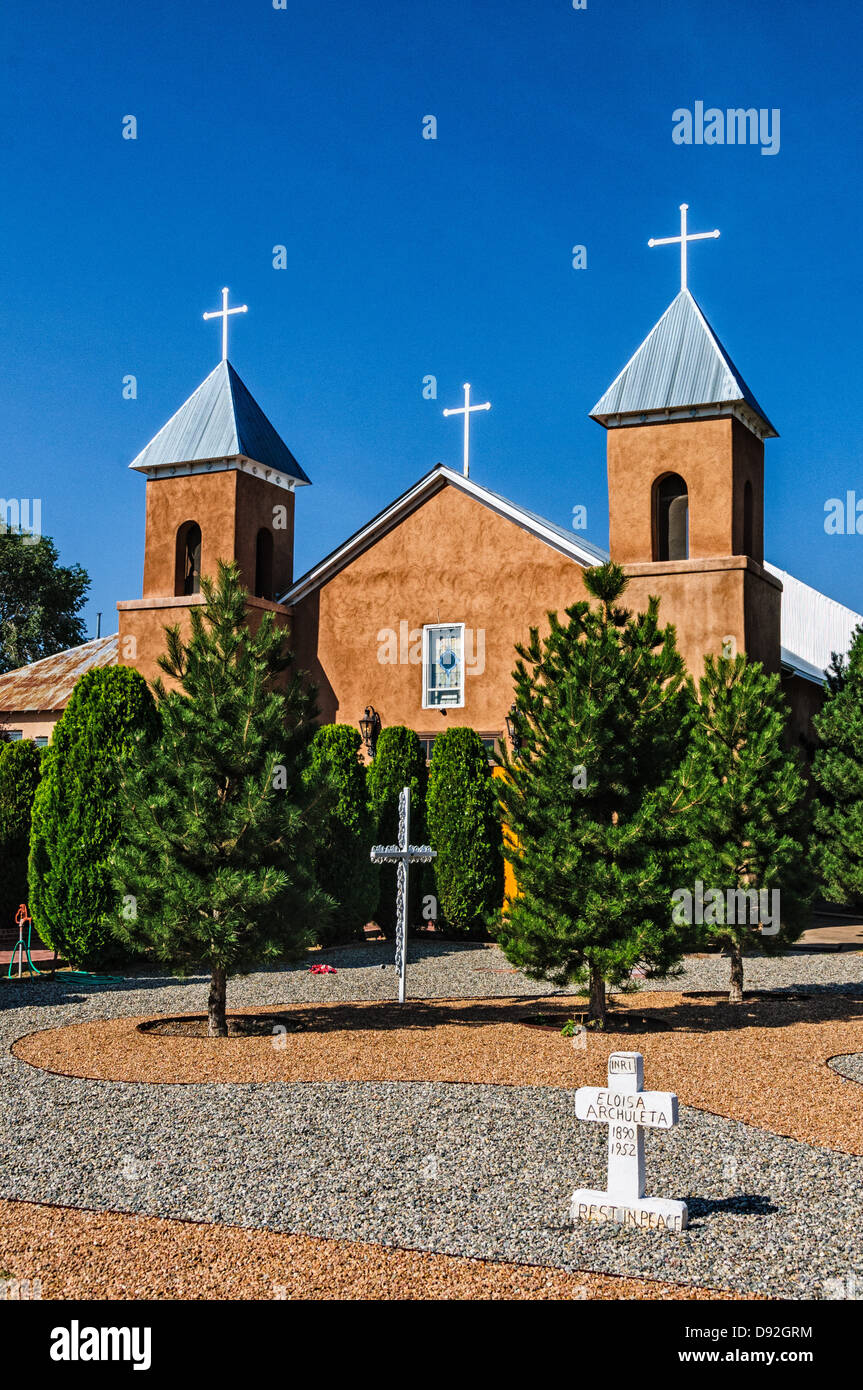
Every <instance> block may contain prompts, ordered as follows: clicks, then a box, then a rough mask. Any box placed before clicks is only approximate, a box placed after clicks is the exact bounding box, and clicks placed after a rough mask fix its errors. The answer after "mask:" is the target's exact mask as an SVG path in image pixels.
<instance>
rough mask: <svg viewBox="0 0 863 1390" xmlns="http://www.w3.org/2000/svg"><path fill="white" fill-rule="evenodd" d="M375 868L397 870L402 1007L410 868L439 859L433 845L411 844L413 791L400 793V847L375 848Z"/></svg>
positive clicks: (376, 846) (373, 859)
mask: <svg viewBox="0 0 863 1390" xmlns="http://www.w3.org/2000/svg"><path fill="white" fill-rule="evenodd" d="M371 857H372V863H373V864H395V866H396V970H397V971H398V976H399V1003H400V1004H403V1003H404V1002H405V986H406V980H407V945H408V908H409V897H408V875H409V872H410V866H411V864H430V863H431V861H432V860H433V859H434V858H435V857H436V851H435V850H433V849H432V847H431V845H412V844H411V789H410V787H403V788H402V790H401V791H400V792H399V842H398V844H397V845H373V846H372V855H371Z"/></svg>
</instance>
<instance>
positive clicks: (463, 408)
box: [444, 381, 491, 478]
mask: <svg viewBox="0 0 863 1390" xmlns="http://www.w3.org/2000/svg"><path fill="white" fill-rule="evenodd" d="M463 389H464V405H454V406H452V408H451V409H449V410H445V411H444V415H463V416H464V476H465V477H466V478H467V477H469V476H470V417H471V415H472V414H473V413H474V411H475V410H491V401H485V402H484V403H483V404H482V405H471V403H470V382H469V381H466V382H465V384H464V388H463Z"/></svg>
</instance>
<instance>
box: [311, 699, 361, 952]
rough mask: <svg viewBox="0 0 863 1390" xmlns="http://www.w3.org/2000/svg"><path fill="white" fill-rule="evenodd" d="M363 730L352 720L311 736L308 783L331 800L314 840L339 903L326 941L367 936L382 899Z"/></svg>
mask: <svg viewBox="0 0 863 1390" xmlns="http://www.w3.org/2000/svg"><path fill="white" fill-rule="evenodd" d="M359 750H360V736H359V732H358V731H357V730H356V729H355V728H353V726H352V725H350V724H325V725H324V726H323V727H322V728H320V729H318V731H317V733H316V734H315V736H314V738H313V740H312V746H311V755H310V760H309V767H308V770H307V773H306V784H307V785H308V786H309V787H310V788H311V789H312V790H314V791H318V792H319V793H320V794H321V796H322V801H323V802H325V803H326V804H327V805H328V808H329V809H328V811H327V813H326V817H325V819H324V822H323V825H322V826H321V831H320V833H319V835H318V838H317V842H316V844H315V865H316V877H317V880H318V882H319V884H320V886H321V887H322V888H323V889H324V891H325V892H326V893H328V894H329V896H330V897H331V898H332V899H333V901H334V902H335V904H336V908H335V911H334V913H333V917H332V921H331V923H330V924H329V926H328V927H327V928H326V929H325V930H324V931H323V934H321V933H319V938H318V939H319V940H320V941H322V942H323V943H324V944H329V943H330V942H331V941H344V940H345V939H346V938H350V937H362V936H363V928H364V927H365V925H366V923H367V922H370V921H371V920H372V917H373V916H374V913H375V909H376V907H377V904H378V873H377V868H376V866H375V865H374V864H373V863H372V862H371V858H370V851H371V847H372V842H373V840H374V833H375V826H374V818H373V816H372V809H371V806H370V805H369V794H368V787H367V785H366V772H365V767H364V766H363V764H362V763H361V762H360V757H359Z"/></svg>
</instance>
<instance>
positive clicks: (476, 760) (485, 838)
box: [426, 728, 503, 934]
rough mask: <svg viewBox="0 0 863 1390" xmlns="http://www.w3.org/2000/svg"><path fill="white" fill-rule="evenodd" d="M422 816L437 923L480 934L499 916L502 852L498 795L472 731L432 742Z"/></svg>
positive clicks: (482, 748) (452, 732) (453, 731)
mask: <svg viewBox="0 0 863 1390" xmlns="http://www.w3.org/2000/svg"><path fill="white" fill-rule="evenodd" d="M426 813H427V819H428V833H429V842H430V844H431V846H432V848H433V849H434V850H436V851H437V858H436V859H435V860H434V863H433V865H432V868H433V872H434V884H435V896H436V898H437V903H438V912H439V920H442V921H443V923H444V924H445V925H446V926H448V927H450V928H453V929H454V930H455V931H458V932H472V933H474V934H476V933H479V932H482V931H484V930H485V929H486V928H487V927H488V926H489V925H490V924H491V923H492V922H496V921H497V920H498V919H499V917H500V910H501V901H502V899H503V853H502V831H501V822H500V810H499V802H498V795H497V791H496V789H495V785H494V781H493V779H492V777H491V775H490V773H489V767H488V753H487V751H486V749H485V746H484V744H483V741H482V739H481V738H480V736H479V734H478V733H477V732H476V730H475V729H468V728H452V729H446V730H445V731H444V733H442V734H440V735H439V736H438V737H437V738H436V739H435V744H434V751H433V753H432V760H431V766H430V768H429V782H428V793H427V796H426Z"/></svg>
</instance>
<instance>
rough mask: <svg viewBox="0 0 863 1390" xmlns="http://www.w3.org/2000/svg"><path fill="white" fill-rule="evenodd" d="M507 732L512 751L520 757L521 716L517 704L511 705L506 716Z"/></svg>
mask: <svg viewBox="0 0 863 1390" xmlns="http://www.w3.org/2000/svg"><path fill="white" fill-rule="evenodd" d="M506 731H507V733H508V735H509V741H510V743H511V744H512V751H513V753H514V754H515V755H516V757H518V754H519V752H520V751H521V715H520V714H519V712H518V708H517V707H516V705H515V702H513V704H512V705H510V709H509V714H508V715H507V716H506Z"/></svg>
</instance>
